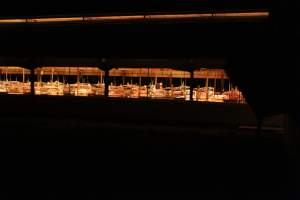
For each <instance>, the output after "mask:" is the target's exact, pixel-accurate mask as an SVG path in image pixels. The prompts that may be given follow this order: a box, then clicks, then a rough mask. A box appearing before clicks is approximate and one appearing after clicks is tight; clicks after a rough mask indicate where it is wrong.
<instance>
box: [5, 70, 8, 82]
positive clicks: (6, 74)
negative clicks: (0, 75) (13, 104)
mask: <svg viewBox="0 0 300 200" xmlns="http://www.w3.org/2000/svg"><path fill="white" fill-rule="evenodd" d="M5 81H6V82H7V81H8V67H6V73H5Z"/></svg>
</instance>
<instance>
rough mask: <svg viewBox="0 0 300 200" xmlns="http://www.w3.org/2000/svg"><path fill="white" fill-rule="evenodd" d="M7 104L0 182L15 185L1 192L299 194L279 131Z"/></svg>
mask: <svg viewBox="0 0 300 200" xmlns="http://www.w3.org/2000/svg"><path fill="white" fill-rule="evenodd" d="M2 101H4V100H3V99H2ZM10 101H12V100H10ZM48 101H52V100H48ZM2 103H3V102H2ZM73 104H74V102H73ZM11 105H12V104H11ZM49 105H50V104H49ZM49 105H48V106H49ZM152 106H153V105H152ZM54 107H55V106H53V108H52V111H53V109H54ZM65 107H66V109H67V107H68V105H67V104H65ZM127 107H128V106H127ZM141 107H142V106H141ZM48 108H49V107H48ZM78 109H79V110H80V109H82V107H81V108H78ZM166 109H168V108H166ZM185 109H186V108H185ZM7 110H9V109H8V108H7V107H6V108H3V109H2V111H3V113H4V114H5V115H4V116H2V119H1V138H2V140H1V141H2V143H3V145H2V147H3V150H2V155H3V163H5V164H3V165H4V166H5V169H3V170H4V172H5V174H7V175H8V178H7V184H6V185H10V184H11V183H12V184H13V185H14V186H15V185H17V186H18V188H21V189H23V190H17V192H16V191H12V192H11V193H8V194H7V196H6V197H13V196H15V195H16V194H17V195H20V197H22V198H25V197H26V198H27V197H28V198H31V199H32V198H34V197H37V198H38V199H97V198H98V199H100V198H105V199H106V198H107V197H104V196H106V195H108V196H109V198H111V197H112V198H113V199H297V198H299V197H296V196H295V195H296V193H295V192H296V189H297V188H296V187H295V185H294V179H295V177H294V175H295V174H294V170H295V169H294V168H295V167H294V164H293V160H292V159H291V158H290V157H289V155H288V149H287V146H286V135H285V134H282V133H278V132H275V131H273V132H272V131H268V132H267V131H264V132H263V135H260V136H257V134H256V131H255V130H246V129H243V130H242V129H239V128H238V126H236V124H230V123H219V122H218V123H217V122H215V124H214V123H213V122H211V123H208V122H205V123H200V122H199V123H197V124H196V125H195V124H194V125H193V124H190V123H187V122H184V120H181V121H183V122H184V123H179V122H176V123H172V122H170V121H169V122H168V123H167V121H163V120H153V121H148V122H147V123H145V122H144V123H142V121H143V120H140V121H139V120H129V119H128V118H127V119H125V117H124V116H125V115H124V114H123V117H124V120H123V121H122V120H120V119H119V118H118V117H117V118H116V119H117V120H112V119H110V120H106V121H105V120H102V121H99V120H92V119H91V118H88V117H87V118H86V117H71V116H64V117H63V118H59V117H54V116H53V115H46V114H44V115H40V116H37V113H39V114H40V113H41V112H38V111H35V110H32V111H31V112H29V113H23V112H22V109H21V108H19V109H16V108H15V109H11V110H13V112H15V113H16V112H17V111H19V114H20V115H19V116H13V115H12V114H13V112H11V113H10V112H8V111H7ZM50 110H51V109H50ZM27 111H28V110H27ZM123 111H124V110H123ZM82 112H83V113H84V111H82ZM107 112H108V111H107ZM119 112H121V111H120V110H119ZM133 112H134V111H133ZM34 113H35V114H34ZM44 113H51V112H50V111H49V112H45V111H44ZM158 113H159V114H160V115H161V114H163V113H162V111H160V112H158ZM135 114H138V112H137V111H136V113H135ZM91 115H92V114H91ZM99 115H101V114H99ZM127 117H128V116H127ZM143 117H144V116H140V118H143ZM100 118H101V117H100ZM133 118H135V119H137V118H136V117H133ZM157 118H158V119H159V118H161V117H157ZM226 120H227V122H228V121H230V120H228V119H226ZM226 120H224V121H226ZM161 121H163V122H164V123H161ZM5 180H6V179H5Z"/></svg>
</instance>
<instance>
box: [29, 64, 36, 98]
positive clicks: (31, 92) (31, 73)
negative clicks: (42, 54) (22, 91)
mask: <svg viewBox="0 0 300 200" xmlns="http://www.w3.org/2000/svg"><path fill="white" fill-rule="evenodd" d="M30 94H31V95H32V96H34V94H35V91H34V68H33V67H32V66H31V68H30Z"/></svg>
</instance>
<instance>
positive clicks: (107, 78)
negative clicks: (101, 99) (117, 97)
mask: <svg viewBox="0 0 300 200" xmlns="http://www.w3.org/2000/svg"><path fill="white" fill-rule="evenodd" d="M104 84H105V89H104V96H105V97H108V95H109V69H108V68H106V69H105V74H104Z"/></svg>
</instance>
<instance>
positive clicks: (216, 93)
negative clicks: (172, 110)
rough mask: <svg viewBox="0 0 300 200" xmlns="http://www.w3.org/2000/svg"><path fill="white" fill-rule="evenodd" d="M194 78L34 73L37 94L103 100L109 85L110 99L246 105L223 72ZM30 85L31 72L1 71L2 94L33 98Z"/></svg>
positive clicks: (123, 71)
mask: <svg viewBox="0 0 300 200" xmlns="http://www.w3.org/2000/svg"><path fill="white" fill-rule="evenodd" d="M193 77H194V78H193V79H192V78H191V73H190V72H189V71H182V70H177V69H171V68H113V69H111V70H110V71H109V76H108V79H107V80H108V81H107V82H105V72H104V71H102V70H100V69H99V68H95V67H41V68H36V69H35V70H34V94H35V95H51V96H64V95H68V96H104V95H105V83H107V84H108V97H116V98H150V99H169V100H186V101H190V100H191V99H190V98H191V97H192V100H193V101H199V102H200V101H202V102H220V103H222V102H223V103H224V102H236V103H245V98H244V97H243V95H242V93H241V92H240V91H239V90H238V88H237V86H235V85H234V84H233V83H231V81H230V80H229V77H228V76H227V75H226V73H225V71H224V70H223V69H206V68H199V69H195V70H194V73H193ZM30 81H31V79H30V70H28V69H25V68H21V67H0V94H19V95H26V94H30V93H31V82H30ZM191 81H193V82H191ZM191 83H193V88H191V87H190V86H191ZM191 92H192V93H193V94H192V95H191Z"/></svg>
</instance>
